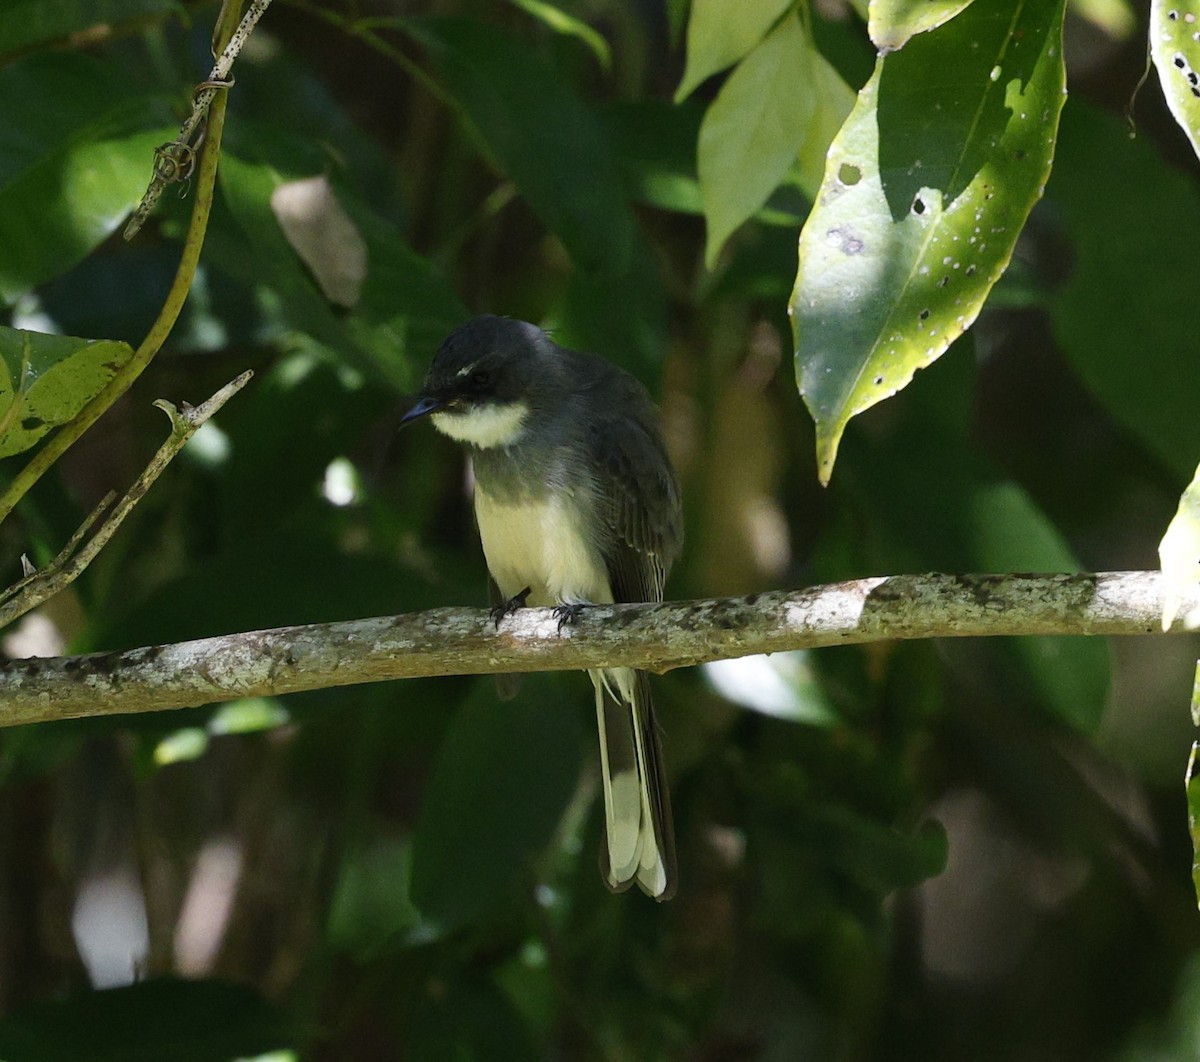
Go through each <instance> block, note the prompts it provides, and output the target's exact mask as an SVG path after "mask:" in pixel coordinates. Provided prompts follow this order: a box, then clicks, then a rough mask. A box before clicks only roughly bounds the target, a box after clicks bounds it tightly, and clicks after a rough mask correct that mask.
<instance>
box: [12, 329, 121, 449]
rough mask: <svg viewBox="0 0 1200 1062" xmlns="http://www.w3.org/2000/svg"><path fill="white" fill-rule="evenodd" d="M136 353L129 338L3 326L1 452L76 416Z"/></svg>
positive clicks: (28, 443) (22, 445)
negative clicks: (84, 336) (120, 340)
mask: <svg viewBox="0 0 1200 1062" xmlns="http://www.w3.org/2000/svg"><path fill="white" fill-rule="evenodd" d="M132 356H133V348H132V347H130V346H129V344H128V343H118V342H116V341H115V340H109V339H75V338H74V337H72V336H51V335H44V334H42V333H41V332H26V331H24V330H22V329H15V328H5V327H3V326H0V457H8V456H10V455H12V454H16V453H20V452H21V451H22V450H28V449H29V448H30V447H31V446H32V445H33V444H34V443H36V442H37V441H38V440H39V439H40V438H41V437H42V436H43V435H45V434H46V432H48V431H50V429H51V428H56V427H58V426H59V425H60V424H65V423H66V422H67V421H69V420H70V419H71V418H72V417H74V416H75V414H76V413H78V412H79V411H80V410H81V409H82V408H83V407H84V406H85V405H86V404H87V403H88V402H89V401H91V399H93V398H94V397H95V396H96V395H97V394H98V393H99V392H100V390H101V389H102V388H103V387H104V385H105V384H107V383H108V381H109V380H111V379H112V378H113V376H114V375H115V373H116V371H117V370H118V369H119V368H120V367H121V366H122V365H124V364H125V362H127V361H128V360H129V359H130V358H131V357H132Z"/></svg>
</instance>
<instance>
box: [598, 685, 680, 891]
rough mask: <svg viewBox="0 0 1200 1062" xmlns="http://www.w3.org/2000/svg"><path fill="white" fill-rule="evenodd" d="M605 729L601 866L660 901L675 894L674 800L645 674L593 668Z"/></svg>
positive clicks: (611, 881)
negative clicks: (671, 795)
mask: <svg viewBox="0 0 1200 1062" xmlns="http://www.w3.org/2000/svg"><path fill="white" fill-rule="evenodd" d="M591 676H592V682H593V684H594V685H595V687H596V719H597V723H598V725H599V729H600V767H601V777H602V782H603V790H604V827H605V840H604V844H603V845H602V846H601V852H600V864H601V868H602V870H603V872H604V880H605V882H606V883H607V884H608V887H609V888H610V889H613V890H614V891H617V892H619V891H623V890H624V889H627V888H629V886H630V885H632V884H634V883H635V882H636V883H637V885H638V887H639V888H640V889H641V890H642V891H643V892H644V893H646V894H647V895H648V896H653V897H654V898H655V899H656V900H666V899H669V898H670V897H671V896H673V895H674V893H675V885H676V870H675V837H674V828H673V825H672V821H671V803H670V797H669V795H668V791H667V786H666V778H665V777H664V772H663V767H662V748H661V746H660V744H659V740H658V732H657V730H656V728H655V725H654V706H653V703H652V702H651V700H650V685H649V681H648V680H647V677H646V675H645V673H644V672H641V671H636V672H635V671H632V670H630V669H628V668H613V669H610V670H608V671H606V672H597V671H593V672H591Z"/></svg>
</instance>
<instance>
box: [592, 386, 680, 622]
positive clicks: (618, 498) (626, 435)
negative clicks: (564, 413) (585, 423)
mask: <svg viewBox="0 0 1200 1062" xmlns="http://www.w3.org/2000/svg"><path fill="white" fill-rule="evenodd" d="M635 397H637V396H635ZM644 406H645V408H638V406H637V405H634V406H633V408H632V410H631V409H629V408H626V409H624V410H621V409H617V410H615V411H614V414H615V415H614V416H613V417H604V418H601V419H600V420H598V421H596V422H595V423H594V425H593V430H592V437H591V445H592V456H593V468H594V469H596V470H597V474H598V475H599V476H600V477H601V479H602V482H601V483H600V484H599V488H600V489H599V491H598V494H599V496H600V498H601V499H602V501H601V504H602V505H603V506H605V507H606V508H607V512H606V513H605V514H604V515H605V517H606V519H605V523H606V525H607V526H608V527H609V528H611V530H612V539H611V542H610V543H609V544H608V548H607V549H606V550H605V554H606V557H605V559H606V561H607V563H608V569H609V578H610V581H611V584H612V592H613V599H614V600H616V601H661V600H662V597H663V585H664V584H665V582H666V578H667V572H668V571H669V570H670V568H671V565H672V564H673V563H674V562H675V560H676V558H677V557H678V555H679V551H680V548H681V546H682V544H683V520H682V516H681V513H680V504H679V485H678V483H677V482H676V480H675V472H674V469H673V468H672V466H671V460H670V458H669V457H668V456H667V451H666V446H665V445H664V443H663V439H662V435H661V433H660V432H659V429H658V424H657V415H656V413H655V412H654V410H653V407H652V406H650V403H649V398H646V399H645V400H644ZM616 416H620V417H621V422H620V423H614V421H615V419H616Z"/></svg>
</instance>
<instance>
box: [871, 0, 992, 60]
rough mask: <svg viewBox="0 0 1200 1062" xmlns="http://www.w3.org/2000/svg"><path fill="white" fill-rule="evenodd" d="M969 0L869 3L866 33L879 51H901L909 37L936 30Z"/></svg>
mask: <svg viewBox="0 0 1200 1062" xmlns="http://www.w3.org/2000/svg"><path fill="white" fill-rule="evenodd" d="M970 2H971V0H871V6H870V8H869V9H868V11H869V16H868V21H867V32H868V33H869V34H870V35H871V40H872V41H873V42H874V44H875V47H876V48H878V49H879V50H880V51H881V52H891V51H895V50H896V49H897V48H902V47H904V45H905V44H906V43H907V42H908V39H909V38H910V37H914V36H916V34H918V33H925V32H926V31H928V30H931V29H937V27H938V26H940V25H941V24H942V23H943V22H947V21H949V20H950V19H952V18H953V17H954V16H955V15H957V14H958V13H959V12H960V11H961V10H962V9H963V8H964V7H966V6H967V5H968V4H969V3H970Z"/></svg>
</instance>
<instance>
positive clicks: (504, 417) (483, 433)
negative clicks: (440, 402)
mask: <svg viewBox="0 0 1200 1062" xmlns="http://www.w3.org/2000/svg"><path fill="white" fill-rule="evenodd" d="M527 416H529V406H528V404H527V403H525V402H505V403H502V404H489V405H485V406H477V407H475V408H474V409H471V410H468V411H467V412H465V413H452V412H448V411H446V410H441V411H440V412H438V413H434V414H433V415H432V416H431V417H430V418H429V419H430V420H432V421H433V426H434V427H435V428H437V430H438V431H440V432H441V433H442V434H443V435H449V436H450V438H452V439H457V440H458V441H459V442H464V443H469V444H470V445H471V446H478V447H479V448H480V449H482V450H489V449H491V448H492V447H496V446H511V445H512V444H513V443H515V442H516V441H517V440H518V439H519V438H520V437H521V435H522V434H523V433H524V431H525V418H526V417H527Z"/></svg>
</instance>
